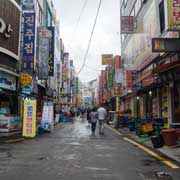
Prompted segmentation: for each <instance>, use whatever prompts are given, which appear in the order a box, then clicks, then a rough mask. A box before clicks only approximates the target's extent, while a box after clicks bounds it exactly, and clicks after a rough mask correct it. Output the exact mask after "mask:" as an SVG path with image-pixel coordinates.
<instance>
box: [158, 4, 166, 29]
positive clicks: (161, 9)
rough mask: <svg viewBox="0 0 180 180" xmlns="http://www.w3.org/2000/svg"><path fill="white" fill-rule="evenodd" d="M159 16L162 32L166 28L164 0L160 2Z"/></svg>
mask: <svg viewBox="0 0 180 180" xmlns="http://www.w3.org/2000/svg"><path fill="white" fill-rule="evenodd" d="M159 18H160V30H161V33H163V31H164V30H165V13H164V1H162V2H161V3H160V4H159Z"/></svg>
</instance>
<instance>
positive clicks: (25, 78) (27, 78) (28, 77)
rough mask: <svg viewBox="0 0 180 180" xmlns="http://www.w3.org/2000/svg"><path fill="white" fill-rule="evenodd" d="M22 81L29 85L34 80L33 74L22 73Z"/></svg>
mask: <svg viewBox="0 0 180 180" xmlns="http://www.w3.org/2000/svg"><path fill="white" fill-rule="evenodd" d="M20 82H21V84H22V85H29V84H31V82H32V76H31V75H30V74H28V73H23V74H21V77H20Z"/></svg>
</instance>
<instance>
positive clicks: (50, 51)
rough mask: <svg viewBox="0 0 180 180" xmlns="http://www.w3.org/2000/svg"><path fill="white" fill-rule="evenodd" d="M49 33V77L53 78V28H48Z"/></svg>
mask: <svg viewBox="0 0 180 180" xmlns="http://www.w3.org/2000/svg"><path fill="white" fill-rule="evenodd" d="M48 29H49V30H50V31H51V39H50V47H49V66H48V71H49V76H54V38H55V28H54V27H48Z"/></svg>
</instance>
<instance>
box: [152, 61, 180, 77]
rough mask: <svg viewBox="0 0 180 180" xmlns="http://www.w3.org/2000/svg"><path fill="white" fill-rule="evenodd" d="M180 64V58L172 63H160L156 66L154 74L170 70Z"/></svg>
mask: <svg viewBox="0 0 180 180" xmlns="http://www.w3.org/2000/svg"><path fill="white" fill-rule="evenodd" d="M179 66H180V60H178V61H175V62H171V63H167V64H162V65H159V66H158V67H156V68H154V69H153V71H152V74H160V73H163V72H166V71H169V70H171V69H174V68H176V67H179Z"/></svg>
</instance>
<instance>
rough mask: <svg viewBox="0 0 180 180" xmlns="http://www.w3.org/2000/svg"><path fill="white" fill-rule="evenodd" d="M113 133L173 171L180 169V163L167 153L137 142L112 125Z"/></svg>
mask: <svg viewBox="0 0 180 180" xmlns="http://www.w3.org/2000/svg"><path fill="white" fill-rule="evenodd" d="M106 126H108V127H109V128H110V129H111V130H112V131H114V132H116V133H117V134H119V135H120V136H121V137H122V138H123V139H124V140H125V141H127V142H129V143H131V144H133V145H135V146H137V147H139V148H140V149H141V150H143V151H145V152H146V153H148V154H150V155H151V156H153V157H154V158H156V159H158V160H159V161H161V162H163V163H164V164H166V165H167V166H169V167H171V168H172V169H179V168H180V162H179V161H177V160H175V159H173V158H171V157H169V156H168V155H166V154H165V153H163V152H161V151H159V150H158V149H155V148H153V147H149V146H147V145H146V144H144V143H143V142H138V141H136V139H135V138H133V137H132V136H130V135H127V134H124V133H123V132H122V131H120V130H118V129H116V128H114V127H112V126H111V125H107V124H106Z"/></svg>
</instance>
